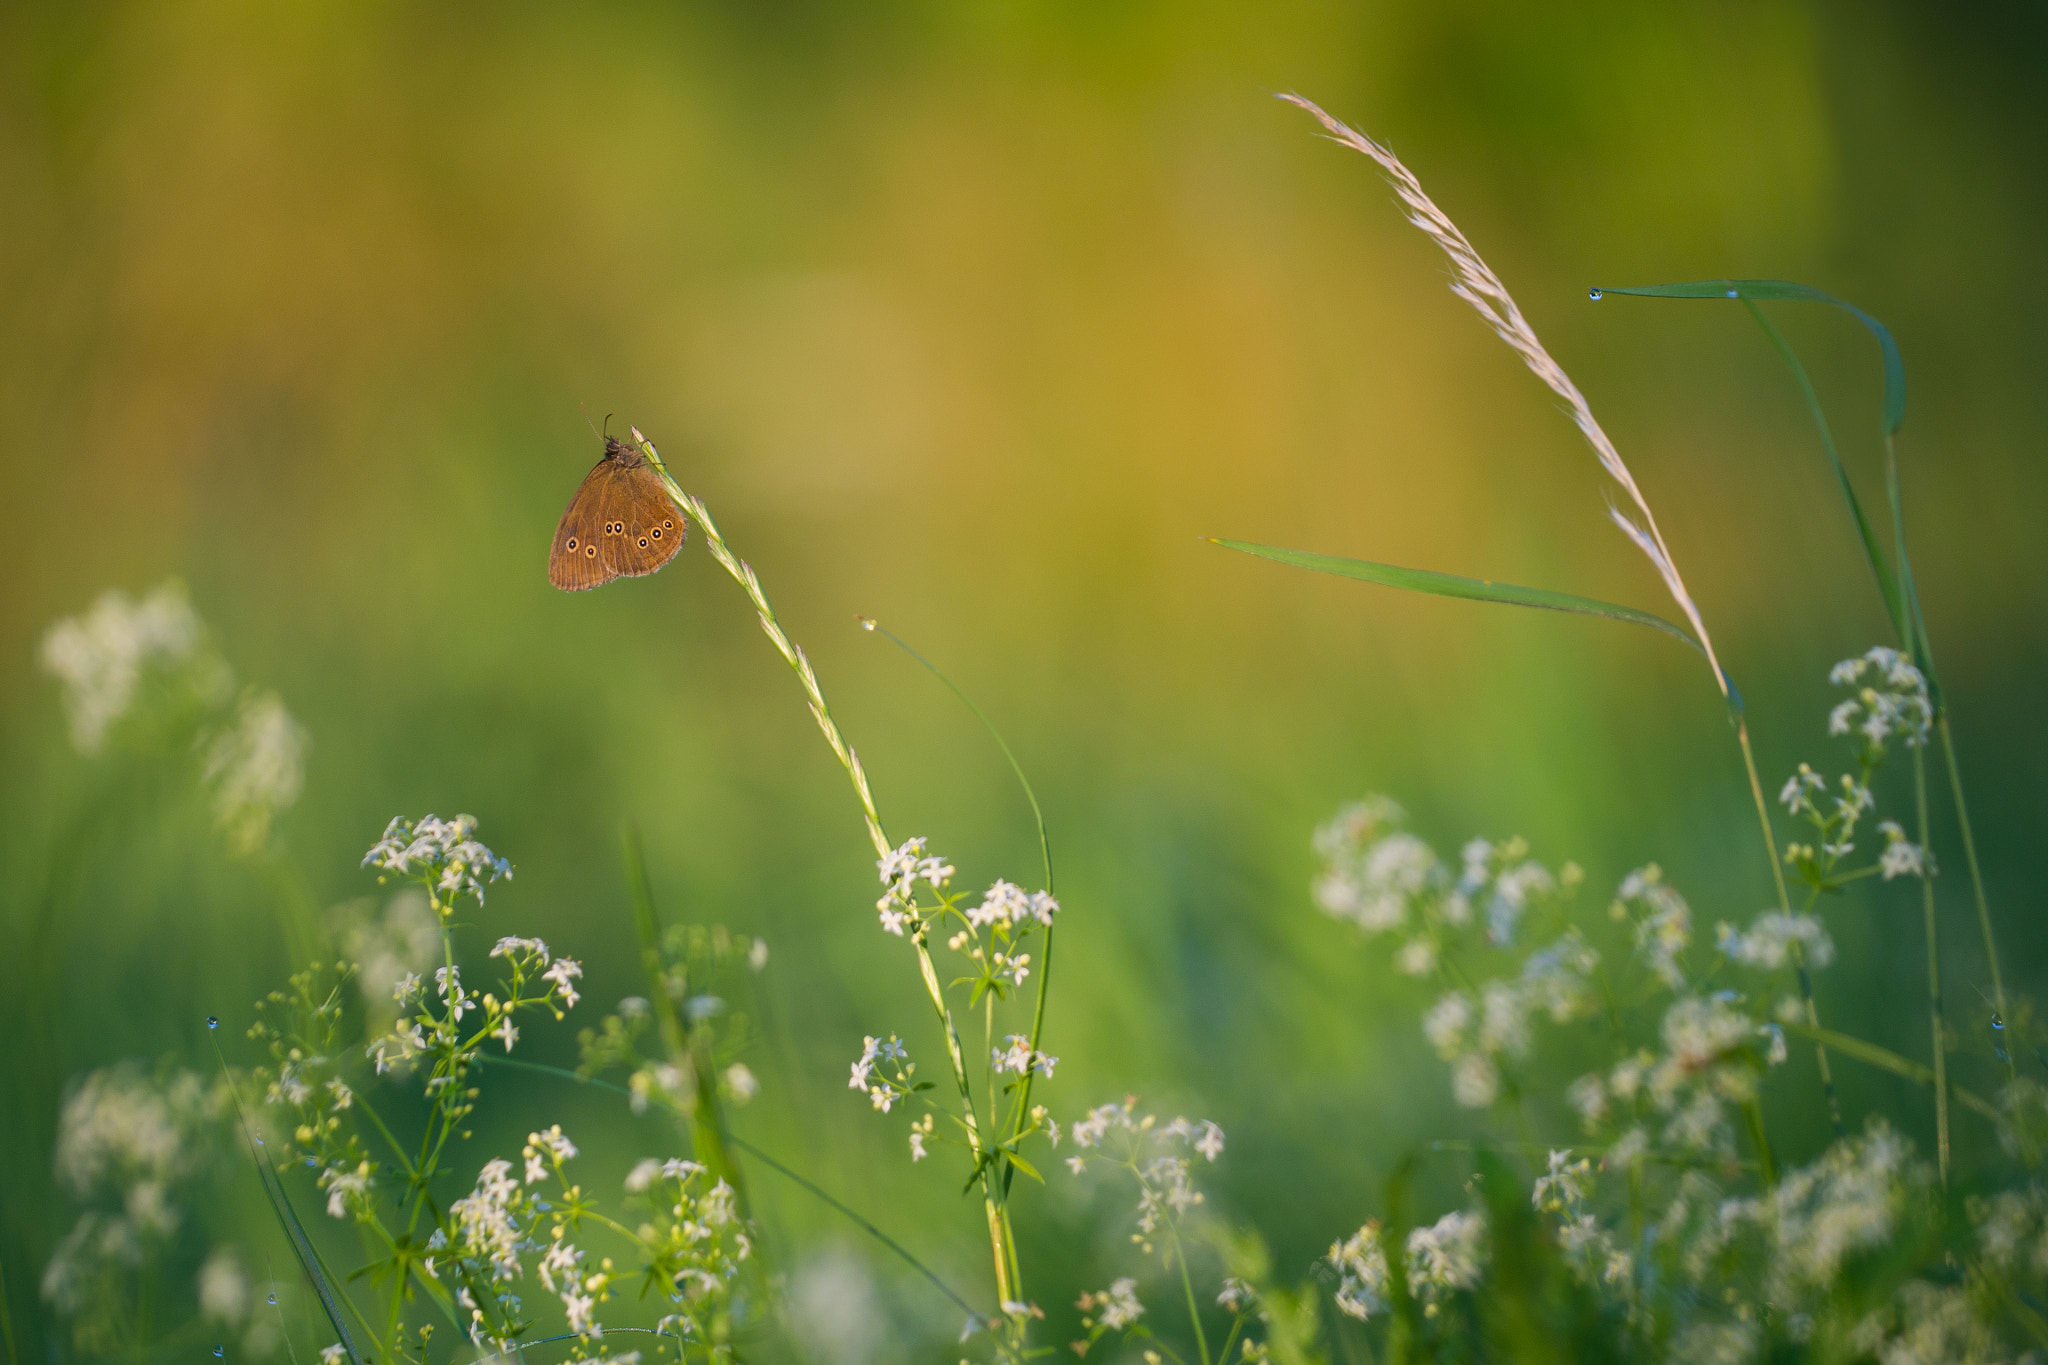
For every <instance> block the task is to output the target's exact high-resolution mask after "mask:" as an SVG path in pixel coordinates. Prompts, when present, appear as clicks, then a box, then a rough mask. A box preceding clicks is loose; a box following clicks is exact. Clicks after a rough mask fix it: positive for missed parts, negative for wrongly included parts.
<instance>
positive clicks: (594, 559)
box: [548, 436, 689, 592]
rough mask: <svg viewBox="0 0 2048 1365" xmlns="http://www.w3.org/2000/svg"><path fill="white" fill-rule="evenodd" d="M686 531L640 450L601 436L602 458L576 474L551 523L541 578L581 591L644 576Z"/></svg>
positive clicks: (672, 552)
mask: <svg viewBox="0 0 2048 1365" xmlns="http://www.w3.org/2000/svg"><path fill="white" fill-rule="evenodd" d="M688 530H689V524H688V523H687V522H686V521H684V519H683V514H682V513H681V512H680V511H679V510H677V508H676V505H675V503H674V502H672V501H670V500H669V496H668V490H667V489H666V488H665V487H664V486H663V484H662V481H661V476H660V475H659V474H657V473H655V471H654V467H653V466H652V465H650V464H649V463H648V462H647V456H646V455H645V454H644V453H642V452H641V450H640V449H639V448H638V447H637V446H633V445H628V444H627V443H626V442H624V441H621V440H620V439H619V438H618V437H616V436H607V437H606V438H605V442H604V458H603V459H601V460H599V461H598V462H597V464H596V465H595V466H593V467H592V469H591V471H590V472H589V473H588V474H586V475H584V476H583V484H582V486H581V487H579V488H578V489H577V490H576V496H575V497H573V498H571V499H570V500H569V508H568V510H567V511H565V512H563V513H562V520H561V522H560V523H559V524H557V525H556V527H555V543H554V548H553V549H552V550H551V551H550V552H549V553H548V582H550V583H552V584H554V585H555V586H556V587H558V588H560V589H562V590H563V591H564V592H582V591H584V590H586V589H588V588H595V587H597V586H598V585H599V584H602V583H609V582H611V581H612V580H613V579H614V578H637V577H639V576H641V575H643V574H651V573H653V572H654V571H655V570H656V569H659V568H660V567H661V566H662V565H664V564H666V563H668V562H669V561H670V560H671V559H674V558H675V556H676V551H677V550H679V549H681V548H682V545H683V537H684V535H685V534H686V533H687V532H688Z"/></svg>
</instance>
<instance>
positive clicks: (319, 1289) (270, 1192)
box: [213, 1042, 398, 1365]
mask: <svg viewBox="0 0 2048 1365" xmlns="http://www.w3.org/2000/svg"><path fill="white" fill-rule="evenodd" d="M213 1053H214V1056H215V1057H216V1058H217V1059H218V1060H219V1061H220V1069H221V1074H222V1075H224V1076H225V1075H227V1074H228V1062H227V1058H226V1057H224V1056H222V1055H221V1051H220V1044H219V1043H218V1042H216V1043H215V1044H214V1048H213ZM229 1093H230V1094H232V1095H233V1096H234V1098H235V1117H236V1118H237V1119H238V1120H239V1121H240V1122H241V1125H242V1136H243V1137H244V1138H246V1139H247V1140H248V1143H249V1155H250V1156H251V1157H252V1158H253V1159H254V1160H255V1162H256V1173H257V1174H258V1175H259V1176H261V1177H262V1178H263V1193H264V1194H265V1195H266V1196H268V1197H269V1199H270V1207H271V1209H272V1210H273V1211H274V1212H275V1213H276V1214H277V1221H278V1223H279V1225H280V1226H282V1227H283V1228H284V1235H285V1239H286V1240H287V1241H289V1242H290V1243H291V1244H292V1253H293V1254H294V1255H296V1256H297V1257H298V1258H299V1267H300V1269H302V1270H304V1271H305V1273H306V1278H307V1279H308V1280H310V1281H312V1284H313V1292H314V1293H316V1294H318V1295H319V1296H320V1306H321V1308H323V1309H324V1310H326V1313H327V1321H328V1322H329V1323H331V1324H332V1325H333V1327H334V1334H335V1336H336V1337H337V1338H339V1339H340V1341H341V1347H342V1349H343V1350H344V1351H347V1352H348V1358H349V1361H350V1365H371V1362H372V1361H373V1360H375V1358H376V1357H375V1356H374V1355H372V1354H371V1353H369V1352H367V1351H365V1350H364V1349H363V1344H362V1341H361V1339H360V1338H359V1337H358V1336H357V1335H356V1333H355V1331H354V1330H353V1329H352V1328H351V1327H350V1325H349V1321H348V1314H349V1311H352V1310H353V1309H354V1307H355V1305H354V1304H353V1303H352V1302H350V1301H349V1300H348V1299H347V1298H346V1297H345V1296H344V1295H343V1294H342V1292H341V1290H340V1288H339V1287H338V1286H337V1285H336V1284H335V1281H334V1275H333V1272H331V1271H329V1270H328V1269H327V1264H326V1262H324V1261H322V1260H321V1259H320V1252H319V1250H318V1249H317V1248H315V1247H314V1245H313V1239H312V1238H310V1237H308V1236H307V1235H306V1228H305V1225H304V1224H303V1223H301V1222H300V1221H299V1215H298V1213H297V1212H296V1211H295V1210H294V1209H293V1208H292V1201H291V1200H290V1198H289V1197H287V1196H286V1194H285V1192H284V1182H283V1181H281V1180H279V1179H278V1178H277V1172H276V1171H273V1170H271V1169H270V1158H269V1156H268V1155H267V1154H266V1153H265V1151H264V1146H263V1139H262V1138H260V1137H257V1136H256V1130H255V1129H254V1128H253V1127H251V1126H250V1123H249V1116H248V1114H247V1113H245V1112H244V1111H243V1109H242V1095H241V1092H240V1091H239V1090H237V1089H235V1088H234V1084H233V1081H232V1079H231V1080H230V1081H229ZM393 1292H394V1293H396V1292H398V1291H397V1290H396V1289H394V1290H393Z"/></svg>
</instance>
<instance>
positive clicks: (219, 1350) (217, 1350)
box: [213, 1341, 228, 1360]
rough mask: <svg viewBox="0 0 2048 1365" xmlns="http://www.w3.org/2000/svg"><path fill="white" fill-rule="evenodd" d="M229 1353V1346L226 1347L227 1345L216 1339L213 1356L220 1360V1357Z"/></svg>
mask: <svg viewBox="0 0 2048 1365" xmlns="http://www.w3.org/2000/svg"><path fill="white" fill-rule="evenodd" d="M227 1353H228V1348H227V1347H225V1346H223V1345H221V1344H220V1343H219V1342H217V1341H216V1342H215V1343H213V1358H214V1359H215V1360H219V1359H220V1358H221V1357H223V1356H225V1355H226V1354H227Z"/></svg>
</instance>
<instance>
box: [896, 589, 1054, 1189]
mask: <svg viewBox="0 0 2048 1365" xmlns="http://www.w3.org/2000/svg"><path fill="white" fill-rule="evenodd" d="M855 619H856V620H858V621H859V622H860V625H861V629H862V630H866V631H871V632H875V633H878V634H881V635H886V636H888V637H889V640H890V642H891V643H893V644H894V645H895V646H896V647H897V648H898V649H900V650H902V651H903V652H904V653H905V654H908V655H909V656H910V657H911V658H913V659H915V660H917V661H918V662H919V663H921V664H923V665H924V667H925V671H927V672H928V673H930V674H931V675H932V676H933V677H934V678H937V679H938V680H939V681H940V682H942V683H944V684H945V685H946V686H947V687H948V688H950V689H951V690H952V693H953V695H954V696H956V697H958V698H959V699H960V701H961V703H962V704H963V705H965V706H966V707H967V709H968V710H970V711H972V712H973V713H974V718H975V719H976V720H978V721H980V722H981V724H982V728H983V729H985V730H987V731H988V734H989V738H990V739H993V740H994V741H995V742H996V747H997V748H998V749H1001V750H1002V751H1003V757H1004V759H1005V760H1007V761H1008V762H1009V765H1010V771H1011V772H1013V773H1015V774H1016V775H1017V785H1018V786H1020V787H1022V788H1023V789H1024V799H1025V800H1026V801H1029V802H1030V803H1031V819H1032V822H1033V823H1034V824H1036V825H1037V827H1038V856H1039V857H1040V859H1042V860H1043V861H1044V864H1045V894H1047V895H1048V896H1050V895H1052V894H1053V884H1052V843H1051V841H1050V840H1048V839H1047V838H1046V836H1045V812H1044V811H1042V810H1040V809H1039V807H1038V793H1037V792H1035V791H1033V790H1032V789H1031V779H1030V778H1028V777H1026V776H1025V775H1024V765H1023V764H1021V763H1019V762H1018V761H1017V755H1015V754H1013V753H1011V752H1010V746H1009V744H1008V743H1007V742H1006V741H1005V740H1004V739H1003V732H1002V731H1000V730H998V729H996V723H995V722H994V721H992V720H990V719H989V718H988V713H987V712H985V711H983V710H982V709H981V708H980V707H979V706H976V705H975V704H974V698H972V697H970V696H968V695H967V693H966V691H965V690H964V689H962V688H961V686H960V684H959V683H956V682H954V681H953V680H952V679H951V678H949V677H947V676H946V675H945V673H944V672H942V671H941V670H940V668H939V666H938V665H937V664H935V663H933V662H932V661H931V660H930V659H927V658H925V657H924V655H922V654H920V653H918V652H917V651H916V650H915V649H913V648H911V646H910V642H909V641H907V640H905V639H904V638H903V637H902V636H900V635H898V634H897V633H896V632H895V631H893V630H891V629H889V628H888V627H887V626H885V625H883V624H882V623H881V622H880V621H877V620H875V619H874V618H873V617H870V616H861V617H856V618H855ZM1052 930H1053V926H1052V925H1050V924H1048V925H1046V926H1045V938H1044V941H1043V942H1041V943H1040V944H1039V949H1038V956H1039V962H1038V1003H1037V1004H1036V1005H1035V1006H1034V1007H1033V1009H1032V1012H1031V1050H1032V1051H1033V1052H1036V1051H1037V1050H1038V1047H1039V1044H1040V1042H1041V1041H1042V1040H1043V1038H1044V1035H1045V992H1046V983H1048V982H1049V981H1051V980H1052ZM977 998H978V997H977ZM971 1003H972V1002H970V1004H971ZM1037 1074H1038V1073H1037V1071H1036V1070H1035V1069H1034V1070H1031V1071H1026V1072H1025V1073H1024V1094H1023V1097H1022V1098H1020V1099H1019V1100H1018V1101H1017V1118H1016V1123H1014V1124H1013V1125H1011V1126H1012V1128H1013V1130H1014V1129H1015V1128H1018V1127H1021V1126H1022V1125H1023V1123H1024V1120H1025V1119H1026V1118H1027V1117H1028V1116H1029V1115H1030V1113H1031V1081H1032V1078H1033V1077H1035V1076H1036V1075H1037ZM1013 1140H1014V1135H1013ZM1002 1150H1003V1151H1004V1152H1005V1153H1007V1154H1008V1155H1009V1157H1010V1159H1011V1161H1013V1162H1015V1163H1016V1164H1017V1165H1020V1166H1023V1167H1024V1169H1025V1170H1027V1171H1031V1168H1030V1166H1029V1165H1027V1164H1026V1163H1024V1162H1023V1161H1022V1160H1021V1159H1020V1158H1018V1156H1017V1154H1016V1152H1015V1151H1013V1150H1011V1149H1010V1148H1009V1147H1008V1146H1004V1147H1003V1148H1002ZM1031 1174H1032V1175H1033V1176H1037V1175H1038V1172H1036V1171H1031ZM1014 1178H1015V1177H1014V1174H1013V1172H1012V1170H1011V1169H1010V1168H1007V1167H1006V1168H1005V1169H1004V1171H1003V1195H1004V1197H1005V1198H1007V1197H1008V1196H1009V1193H1010V1183H1011V1181H1012V1180H1013V1179H1014ZM1039 1183H1040V1184H1043V1183H1045V1182H1044V1181H1043V1179H1040V1181H1039Z"/></svg>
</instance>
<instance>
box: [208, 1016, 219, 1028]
mask: <svg viewBox="0 0 2048 1365" xmlns="http://www.w3.org/2000/svg"><path fill="white" fill-rule="evenodd" d="M206 1026H207V1027H208V1028H219V1027H220V1016H219V1015H217V1014H209V1015H207V1016H206Z"/></svg>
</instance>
